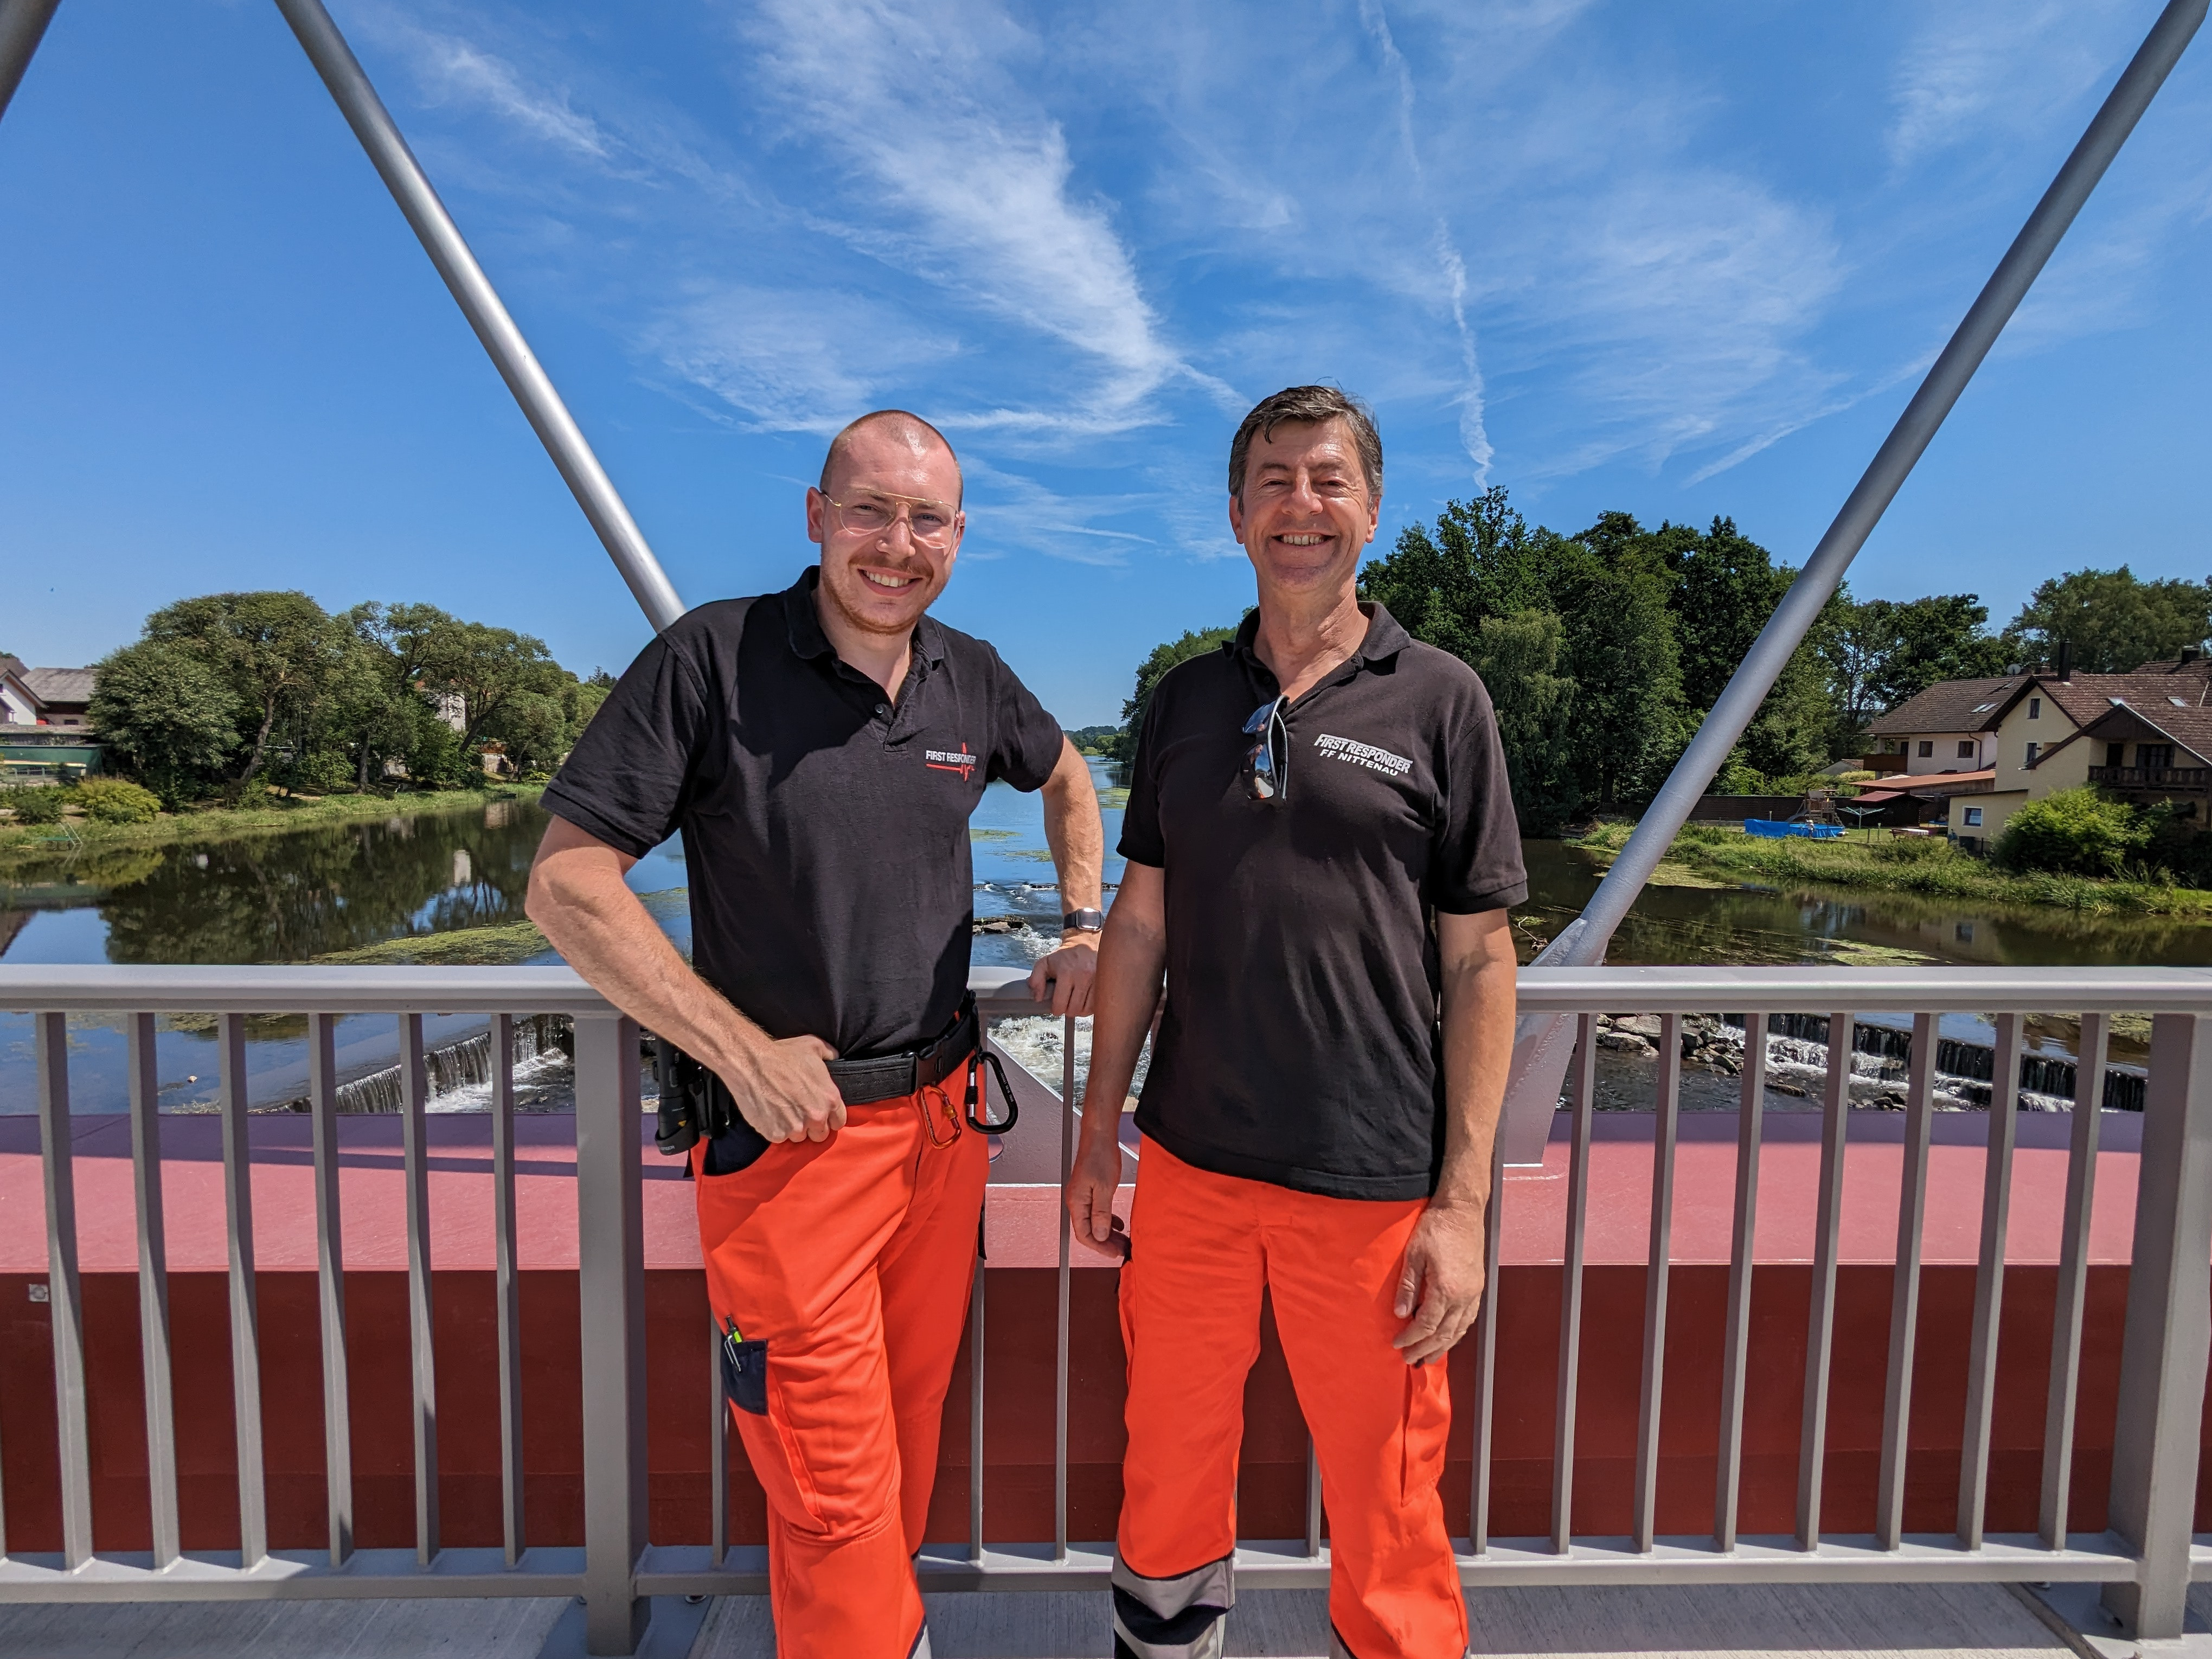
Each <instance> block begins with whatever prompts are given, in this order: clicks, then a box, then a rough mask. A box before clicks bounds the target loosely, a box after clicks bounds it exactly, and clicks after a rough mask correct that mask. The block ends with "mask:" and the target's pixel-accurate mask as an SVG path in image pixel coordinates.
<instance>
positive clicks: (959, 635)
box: [920, 614, 1021, 684]
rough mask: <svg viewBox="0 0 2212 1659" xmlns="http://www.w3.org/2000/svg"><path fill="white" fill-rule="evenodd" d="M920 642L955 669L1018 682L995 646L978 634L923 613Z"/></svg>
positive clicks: (1019, 678)
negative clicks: (967, 631) (964, 630)
mask: <svg viewBox="0 0 2212 1659" xmlns="http://www.w3.org/2000/svg"><path fill="white" fill-rule="evenodd" d="M920 627H921V642H922V645H923V647H925V648H926V649H927V651H928V653H929V654H930V655H931V656H933V657H936V658H939V659H942V660H943V661H945V662H947V663H950V664H951V665H952V667H953V669H954V671H956V672H960V671H965V672H967V673H980V674H983V675H987V676H989V677H991V678H999V677H1001V676H1003V677H1004V678H1006V679H1010V680H1012V681H1014V682H1015V683H1016V684H1020V682H1021V676H1020V675H1018V674H1017V673H1015V672H1014V671H1013V669H1012V667H1010V666H1009V665H1007V662H1006V657H1005V655H1004V654H1003V653H1000V650H999V647H997V646H995V645H994V644H992V643H991V641H988V640H987V639H984V638H982V637H981V635H975V634H968V633H963V632H962V631H961V630H960V629H957V628H955V627H953V626H952V625H951V623H943V622H939V620H938V619H937V618H936V617H932V616H928V615H926V614H925V615H924V616H923V617H922V619H921V623H920Z"/></svg>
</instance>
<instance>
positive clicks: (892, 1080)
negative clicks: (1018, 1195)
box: [653, 993, 1018, 1175]
mask: <svg viewBox="0 0 2212 1659" xmlns="http://www.w3.org/2000/svg"><path fill="white" fill-rule="evenodd" d="M981 1035H982V1028H981V1020H980V1019H979V1018H978V1017H977V1015H976V1012H975V995H974V994H973V993H969V994H966V995H964V996H963V997H962V998H961V1000H960V1012H958V1013H957V1014H955V1015H954V1016H953V1018H952V1024H951V1025H949V1026H947V1027H946V1028H945V1030H944V1032H943V1033H942V1034H941V1035H939V1036H937V1037H936V1038H934V1039H933V1040H932V1041H930V1042H926V1043H924V1044H923V1045H922V1046H921V1048H909V1049H907V1050H905V1051H904V1052H903V1053H901V1054H878V1055H876V1056H874V1057H873V1058H871V1059H865V1060H830V1061H829V1062H828V1070H829V1079H830V1081H831V1082H833V1083H835V1084H836V1085H837V1094H838V1097H839V1098H841V1099H842V1100H843V1101H844V1103H846V1104H847V1105H848V1106H867V1105H872V1104H874V1103H876V1102H878V1101H884V1100H898V1099H902V1098H903V1097H906V1096H908V1095H911V1094H915V1093H917V1092H919V1091H921V1090H923V1089H927V1088H929V1087H931V1086H932V1085H934V1084H939V1083H942V1082H943V1081H944V1080H945V1079H946V1078H948V1077H950V1076H951V1075H952V1074H953V1073H955V1072H957V1071H958V1070H959V1069H960V1068H961V1067H962V1066H965V1065H966V1064H967V1063H968V1060H969V1056H970V1055H972V1054H975V1052H976V1049H977V1048H978V1047H979V1046H980V1042H981ZM655 1044H656V1054H655V1058H654V1062H653V1070H654V1074H655V1075H656V1077H658V1079H659V1083H660V1107H659V1116H660V1123H659V1129H658V1131H657V1132H656V1133H655V1134H654V1136H653V1139H654V1143H655V1144H656V1145H657V1146H659V1148H660V1150H661V1152H662V1153H663V1154H664V1155H665V1156H667V1157H670V1158H676V1157H679V1156H681V1155H682V1154H683V1153H685V1152H690V1150H691V1148H692V1147H693V1146H696V1144H697V1143H698V1142H699V1141H701V1140H702V1139H704V1140H706V1141H708V1143H709V1145H708V1174H710V1175H716V1174H729V1173H732V1172H733V1171H735V1170H742V1169H744V1168H745V1167H746V1166H748V1165H749V1164H751V1163H753V1161H754V1160H755V1159H757V1158H759V1157H760V1155H761V1154H762V1153H763V1152H766V1151H767V1150H768V1147H769V1142H768V1140H767V1139H766V1138H765V1137H764V1136H763V1135H762V1134H761V1133H760V1132H759V1131H758V1130H757V1129H755V1128H754V1127H753V1126H752V1125H751V1124H750V1123H748V1122H746V1121H745V1120H744V1114H743V1113H741V1112H739V1111H738V1105H737V1102H736V1101H735V1100H733V1099H732V1098H731V1096H730V1090H729V1085H727V1084H726V1083H724V1082H723V1081H722V1079H720V1077H719V1076H717V1075H716V1074H715V1073H714V1072H713V1071H712V1070H710V1069H709V1068H708V1067H707V1066H704V1065H702V1064H701V1063H700V1062H699V1061H698V1060H694V1059H692V1058H691V1056H690V1055H689V1054H685V1053H684V1051H683V1050H682V1049H680V1048H678V1047H677V1046H676V1045H675V1044H674V1043H672V1042H670V1041H669V1040H668V1039H667V1038H666V1037H659V1038H656V1040H655ZM982 1059H983V1063H984V1064H986V1065H988V1066H990V1068H991V1070H992V1071H993V1072H994V1073H996V1074H997V1076H998V1079H999V1092H1000V1095H1001V1096H1002V1097H1004V1098H1005V1100H1006V1116H1005V1118H1004V1119H1002V1120H1000V1121H998V1122H995V1123H991V1122H984V1121H979V1120H978V1119H977V1117H976V1115H975V1107H976V1104H977V1101H976V1092H977V1091H976V1085H975V1078H974V1076H973V1075H972V1074H971V1076H970V1077H969V1088H968V1097H967V1101H966V1103H965V1114H966V1116H967V1119H968V1124H969V1127H970V1128H972V1129H974V1130H975V1131H976V1133H979V1134H1003V1133H1006V1131H1007V1130H1009V1129H1011V1128H1012V1127H1014V1122H1015V1120H1016V1118H1017V1116H1018V1111H1017V1109H1016V1107H1015V1104H1014V1091H1013V1090H1012V1087H1011V1086H1010V1085H1008V1084H1007V1081H1006V1073H1005V1071H1004V1070H1003V1069H1002V1068H1001V1067H1000V1065H999V1059H998V1056H997V1055H996V1054H993V1053H991V1052H990V1050H989V1049H987V1048H986V1049H984V1050H983V1052H982ZM956 1127H957V1126H956Z"/></svg>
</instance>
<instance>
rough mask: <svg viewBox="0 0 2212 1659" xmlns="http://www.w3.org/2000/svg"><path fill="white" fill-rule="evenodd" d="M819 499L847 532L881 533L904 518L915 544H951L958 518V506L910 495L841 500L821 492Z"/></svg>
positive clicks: (920, 545)
mask: <svg viewBox="0 0 2212 1659" xmlns="http://www.w3.org/2000/svg"><path fill="white" fill-rule="evenodd" d="M822 499H823V501H828V502H829V506H830V508H831V510H832V512H833V514H834V516H835V517H836V520H837V526H838V528H840V529H841V530H843V531H845V532H847V533H848V534H850V535H854V536H880V535H882V534H883V533H884V532H885V531H887V530H889V529H890V527H891V526H893V525H895V524H896V523H897V522H898V521H899V520H901V519H904V520H906V533H907V534H908V536H909V537H911V538H913V540H914V544H915V546H916V547H928V548H940V547H949V546H951V543H952V532H953V530H954V529H955V528H956V527H957V525H958V524H959V521H960V513H959V510H958V509H957V507H947V506H946V505H945V503H944V502H943V501H924V500H921V499H920V498H918V497H915V496H913V495H858V496H855V497H854V499H853V500H852V501H839V500H837V499H836V497H835V496H833V495H829V493H828V492H827V491H824V492H823V495H822ZM901 503H904V505H903V506H902V505H901Z"/></svg>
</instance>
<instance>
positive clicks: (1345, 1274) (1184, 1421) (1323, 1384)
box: [1114, 1140, 1467, 1659]
mask: <svg viewBox="0 0 2212 1659" xmlns="http://www.w3.org/2000/svg"><path fill="white" fill-rule="evenodd" d="M1423 1207H1424V1206H1423V1205H1422V1203H1421V1201H1420V1200H1407V1201H1404V1202H1390V1201H1379V1200H1365V1199H1348V1198H1322V1197H1319V1196H1316V1195H1315V1194H1310V1193H1298V1192H1292V1191H1291V1190H1290V1189H1289V1188H1284V1187H1278V1186H1274V1185H1273V1184H1271V1183H1269V1182H1259V1181H1245V1180H1240V1179H1238V1178H1237V1177H1235V1176H1218V1175H1212V1174H1209V1173H1207V1172H1206V1171H1205V1170H1196V1169H1193V1168H1192V1167H1191V1166H1190V1165H1189V1164H1185V1163H1184V1162H1182V1160H1181V1159H1179V1158H1176V1156H1175V1155H1174V1154H1173V1153H1171V1152H1168V1151H1167V1150H1166V1149H1165V1148H1164V1147H1163V1146H1160V1144H1159V1143H1158V1141H1152V1140H1148V1141H1146V1143H1145V1148H1144V1155H1143V1158H1142V1159H1141V1160H1140V1162H1139V1168H1138V1174H1137V1196H1136V1204H1135V1207H1134V1210H1133V1213H1132V1215H1131V1217H1130V1223H1129V1235H1130V1240H1131V1250H1130V1255H1129V1259H1128V1261H1127V1262H1126V1263H1124V1264H1123V1266H1122V1268H1121V1339H1122V1341H1123V1343H1124V1344H1125V1345H1126V1346H1127V1350H1128V1355H1129V1401H1128V1428H1129V1446H1128V1451H1127V1454H1126V1455H1125V1457H1124V1461H1123V1463H1122V1489H1123V1496H1122V1499H1121V1535H1120V1538H1119V1541H1118V1543H1119V1548H1118V1550H1117V1552H1116V1555H1115V1564H1114V1635H1115V1647H1114V1650H1115V1653H1116V1654H1117V1655H1129V1656H1136V1659H1170V1656H1174V1659H1182V1656H1186V1655H1188V1656H1193V1659H1198V1656H1210V1655H1215V1654H1218V1653H1220V1652H1221V1651H1222V1642H1223V1637H1224V1630H1223V1625H1222V1620H1223V1617H1224V1615H1225V1613H1227V1612H1228V1609H1229V1608H1230V1607H1231V1606H1232V1605H1233V1604H1234V1602H1235V1601H1236V1587H1235V1584H1234V1583H1233V1581H1232V1579H1231V1571H1230V1569H1231V1557H1232V1555H1233V1553H1234V1552H1235V1549H1236V1546H1237V1448H1238V1446H1239V1444H1240V1443H1241V1442H1242V1440H1243V1427H1244V1421H1243V1419H1244V1376H1245V1373H1246V1372H1247V1371H1249V1370H1250V1369H1251V1366H1252V1361H1253V1360H1254V1358H1256V1357H1257V1356H1258V1354H1259V1352H1260V1295H1261V1291H1262V1290H1263V1289H1264V1290H1266V1291H1267V1292H1268V1294H1269V1295H1270V1296H1271V1297H1273V1302H1274V1310H1275V1328H1276V1330H1277V1331H1278V1332H1279V1334H1280V1335H1281V1337H1282V1343H1283V1354H1284V1357H1285V1358H1286V1359H1287V1360H1289V1362H1290V1368H1291V1383H1293V1384H1294V1385H1295V1386H1296V1388H1297V1395H1298V1405H1299V1407H1300V1408H1301V1409H1302V1410H1303V1411H1304V1413H1305V1419H1306V1423H1307V1425H1308V1427H1309V1428H1310V1430H1311V1431H1312V1434H1313V1437H1314V1450H1315V1453H1316V1456H1317V1458H1318V1460H1319V1462H1320V1464H1321V1486H1322V1504H1323V1506H1324V1507H1325V1509H1326V1510H1327V1511H1328V1535H1329V1554H1330V1565H1329V1578H1328V1616H1329V1626H1330V1633H1331V1643H1330V1653H1331V1655H1332V1656H1351V1659H1461V1656H1462V1655H1463V1654H1464V1653H1465V1652H1466V1651H1467V1603H1466V1601H1465V1600H1464V1599H1463V1598H1462V1595H1461V1593H1460V1583H1459V1571H1458V1566H1457V1564H1456V1563H1455V1561H1454V1559H1453V1557H1452V1547H1451V1539H1450V1536H1449V1534H1448V1533H1447V1532H1446V1530H1445V1528H1444V1515H1443V1502H1442V1500H1441V1499H1440V1498H1438V1497H1437V1478H1438V1477H1439V1476H1440V1475H1441V1474H1443V1462H1444V1443H1445V1438H1446V1434H1447V1431H1448V1430H1449V1426H1450V1420H1451V1401H1450V1396H1449V1393H1448V1391H1447V1389H1446V1388H1445V1383H1444V1366H1443V1361H1441V1360H1436V1361H1431V1363H1430V1364H1427V1365H1425V1366H1421V1367H1419V1368H1416V1367H1413V1366H1411V1365H1408V1364H1407V1363H1406V1362H1405V1361H1404V1360H1403V1359H1402V1358H1400V1357H1399V1353H1398V1351H1397V1350H1396V1349H1395V1348H1393V1347H1392V1346H1390V1340H1391V1339H1392V1338H1393V1337H1395V1336H1396V1335H1397V1334H1398V1333H1399V1332H1400V1331H1401V1329H1403V1328H1404V1327H1405V1323H1406V1322H1405V1321H1403V1320H1401V1319H1400V1318H1398V1317H1397V1316H1396V1315H1395V1312H1394V1311H1393V1308H1392V1304H1393V1302H1394V1301H1395V1297H1396V1293H1397V1287H1398V1274H1399V1273H1400V1271H1401V1268H1402V1267H1403V1266H1404V1258H1405V1252H1406V1242H1407V1238H1408V1237H1411V1235H1412V1233H1413V1224H1414V1223H1415V1222H1416V1221H1417V1220H1418V1219H1419V1218H1420V1214H1421V1211H1422V1209H1423Z"/></svg>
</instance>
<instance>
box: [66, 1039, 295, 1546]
mask: <svg viewBox="0 0 2212 1659" xmlns="http://www.w3.org/2000/svg"><path fill="white" fill-rule="evenodd" d="M33 1018H34V1019H35V1020H36V1022H37V1028H38V1051H39V1140H40V1153H41V1155H42V1157H41V1162H42V1163H43V1164H44V1165H45V1176H46V1302H47V1305H48V1307H49V1308H50V1309H51V1310H52V1314H53V1348H54V1417H55V1422H56V1426H57V1427H58V1429H59V1431H60V1436H59V1438H60V1447H59V1451H60V1456H61V1499H62V1561H63V1564H64V1565H65V1566H67V1567H68V1568H69V1569H70V1571H72V1572H74V1571H76V1569H77V1568H79V1567H81V1566H82V1565H84V1564H85V1563H86V1562H88V1561H89V1560H90V1559H92V1442H91V1437H90V1435H89V1433H88V1430H87V1427H86V1420H85V1386H84V1294H83V1290H82V1285H80V1283H79V1281H78V1279H77V1271H76V1159H75V1156H74V1152H75V1149H74V1147H73V1146H72V1145H71V1143H70V1089H69V1017H68V1016H67V1015H65V1014H52V1013H42V1014H38V1015H34V1016H33ZM248 1565H251V1563H249V1564H248Z"/></svg>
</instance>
